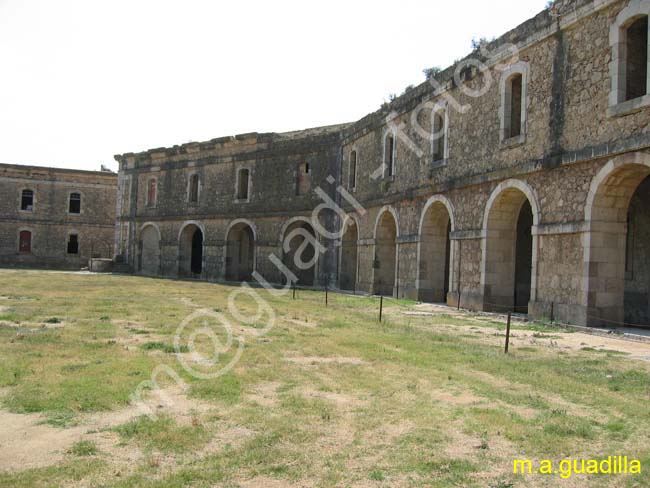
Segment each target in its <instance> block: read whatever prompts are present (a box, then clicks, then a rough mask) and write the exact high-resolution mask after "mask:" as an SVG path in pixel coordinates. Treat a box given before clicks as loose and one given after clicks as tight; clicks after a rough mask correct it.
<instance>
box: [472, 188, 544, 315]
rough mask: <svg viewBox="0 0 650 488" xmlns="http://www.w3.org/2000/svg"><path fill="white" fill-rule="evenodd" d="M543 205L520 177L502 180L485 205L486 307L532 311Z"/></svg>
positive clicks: (483, 280) (483, 282) (483, 277)
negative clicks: (530, 305)
mask: <svg viewBox="0 0 650 488" xmlns="http://www.w3.org/2000/svg"><path fill="white" fill-rule="evenodd" d="M538 223H539V205H538V204H537V200H536V198H535V196H534V193H533V191H532V190H531V189H530V187H529V186H528V185H527V184H526V183H524V182H522V181H519V180H508V181H505V182H503V183H501V184H500V185H499V186H497V188H496V189H495V190H494V191H493V192H492V195H491V196H490V199H489V201H488V204H487V206H486V208H485V216H484V221H483V229H484V233H485V237H484V238H483V243H482V244H483V246H482V247H483V255H482V261H481V287H482V290H483V308H484V309H485V310H492V311H496V312H504V311H511V310H512V311H515V312H519V313H528V304H529V302H530V301H532V300H534V299H535V294H536V280H537V235H536V233H534V232H533V228H534V227H535V226H537V225H538Z"/></svg>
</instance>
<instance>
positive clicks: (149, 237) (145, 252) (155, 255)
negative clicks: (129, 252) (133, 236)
mask: <svg viewBox="0 0 650 488" xmlns="http://www.w3.org/2000/svg"><path fill="white" fill-rule="evenodd" d="M139 251H140V252H139V254H140V257H139V259H138V268H139V271H140V273H142V274H144V275H147V276H158V275H160V274H161V269H160V236H159V235H158V230H157V229H156V228H155V227H154V226H153V225H147V226H146V227H145V228H144V229H142V232H141V233H140V241H139Z"/></svg>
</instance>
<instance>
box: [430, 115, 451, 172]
mask: <svg viewBox="0 0 650 488" xmlns="http://www.w3.org/2000/svg"><path fill="white" fill-rule="evenodd" d="M432 124H433V139H432V141H433V151H432V153H433V161H434V162H437V161H443V160H445V159H446V158H447V150H446V149H447V113H446V110H445V109H438V110H436V111H435V112H433V122H432Z"/></svg>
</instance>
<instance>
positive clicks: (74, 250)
mask: <svg viewBox="0 0 650 488" xmlns="http://www.w3.org/2000/svg"><path fill="white" fill-rule="evenodd" d="M67 248H68V249H67V250H68V254H79V235H78V234H70V235H69V236H68V246H67Z"/></svg>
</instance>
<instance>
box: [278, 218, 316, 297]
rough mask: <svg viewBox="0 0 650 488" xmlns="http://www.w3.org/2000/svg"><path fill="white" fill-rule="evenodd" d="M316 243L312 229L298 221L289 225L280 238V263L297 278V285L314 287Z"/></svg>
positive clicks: (308, 224)
mask: <svg viewBox="0 0 650 488" xmlns="http://www.w3.org/2000/svg"><path fill="white" fill-rule="evenodd" d="M315 242H317V239H316V233H315V232H314V228H313V227H312V225H311V224H310V223H308V222H305V221H302V220H299V221H296V222H293V223H291V224H290V225H289V226H288V227H287V229H286V230H285V232H284V235H283V236H282V248H283V249H282V252H283V254H282V262H283V263H284V265H285V266H286V267H287V268H289V269H290V270H291V271H292V272H293V273H294V274H295V275H296V277H297V278H298V283H297V284H298V285H302V286H314V283H315V273H316V262H317V260H318V256H316V248H315V246H314V243H315Z"/></svg>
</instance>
